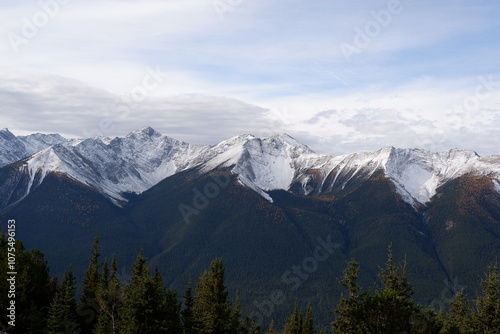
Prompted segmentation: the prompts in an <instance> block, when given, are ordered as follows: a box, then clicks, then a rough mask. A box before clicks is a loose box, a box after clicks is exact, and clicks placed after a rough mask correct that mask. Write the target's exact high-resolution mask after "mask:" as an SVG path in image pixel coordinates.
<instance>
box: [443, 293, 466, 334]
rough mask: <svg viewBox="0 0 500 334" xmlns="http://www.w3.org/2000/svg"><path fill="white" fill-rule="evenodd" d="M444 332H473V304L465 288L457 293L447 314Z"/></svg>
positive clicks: (446, 333) (455, 333) (444, 333)
mask: <svg viewBox="0 0 500 334" xmlns="http://www.w3.org/2000/svg"><path fill="white" fill-rule="evenodd" d="M442 332H443V334H466V333H470V332H471V306H470V304H469V300H468V299H467V297H466V295H465V292H464V290H460V291H459V292H457V294H455V296H454V297H453V299H452V300H451V302H450V309H449V310H448V312H447V314H446V320H445V321H444V325H443V331H442Z"/></svg>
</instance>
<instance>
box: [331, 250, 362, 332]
mask: <svg viewBox="0 0 500 334" xmlns="http://www.w3.org/2000/svg"><path fill="white" fill-rule="evenodd" d="M358 277H359V265H358V263H357V262H356V261H355V260H351V261H349V263H348V265H347V268H346V269H345V271H344V276H343V277H342V279H341V280H340V281H339V282H340V284H341V285H342V287H344V289H345V290H346V292H347V294H345V293H343V294H342V295H341V296H340V300H339V302H338V304H337V306H336V308H335V309H334V313H335V314H336V315H337V317H336V319H335V321H333V322H332V329H333V332H334V333H344V334H356V333H365V332H366V329H365V327H364V320H365V319H364V310H363V308H364V302H365V300H366V298H367V297H368V292H361V287H360V286H359V285H358V284H357V282H356V281H357V279H358Z"/></svg>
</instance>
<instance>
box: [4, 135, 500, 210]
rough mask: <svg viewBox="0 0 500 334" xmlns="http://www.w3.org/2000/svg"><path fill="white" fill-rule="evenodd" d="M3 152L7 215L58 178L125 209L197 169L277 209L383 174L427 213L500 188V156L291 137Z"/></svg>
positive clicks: (22, 142)
mask: <svg viewBox="0 0 500 334" xmlns="http://www.w3.org/2000/svg"><path fill="white" fill-rule="evenodd" d="M0 147H2V150H1V154H0V166H3V168H2V169H0V176H2V177H1V179H0V192H2V193H4V194H5V193H8V194H9V196H8V200H5V199H4V200H3V201H2V203H1V204H2V206H1V207H0V208H3V207H6V206H9V205H11V204H13V203H15V202H17V201H19V200H21V199H22V198H23V197H24V196H26V195H28V194H29V193H30V192H31V191H32V190H33V189H35V188H36V187H37V186H39V185H40V184H41V183H42V182H43V180H44V178H45V177H46V176H47V175H48V174H50V173H59V174H62V175H65V176H67V177H69V178H71V179H73V180H75V181H78V182H80V183H82V184H84V185H86V186H90V187H92V188H94V189H96V190H97V191H98V192H100V193H102V194H104V195H105V196H107V197H108V198H109V199H110V200H111V201H113V203H115V204H116V205H119V206H120V205H123V204H124V203H125V202H126V201H127V200H126V196H125V195H126V194H127V193H135V194H139V193H142V192H144V191H146V190H147V189H150V188H151V187H152V186H154V185H156V184H157V183H158V182H160V181H162V180H163V179H165V178H167V177H169V176H172V175H174V174H176V173H179V172H182V171H185V170H188V169H191V168H197V170H198V173H199V174H203V173H208V172H210V171H212V170H215V169H218V168H230V170H231V172H232V173H234V174H236V175H237V176H238V180H239V182H240V183H241V184H243V185H245V186H247V187H249V188H250V189H252V190H253V191H255V192H257V193H258V194H259V195H260V196H262V197H264V198H265V199H266V200H268V201H269V202H273V199H272V197H271V196H270V195H269V192H270V191H272V190H285V191H291V192H293V193H297V194H301V195H316V196H318V195H319V196H320V195H328V194H335V193H338V192H342V191H344V190H345V189H346V188H347V189H348V188H349V187H350V186H352V185H355V184H360V183H362V182H364V181H366V180H368V179H369V178H370V177H371V176H372V175H374V173H376V172H377V171H382V172H383V173H384V174H385V176H386V177H387V178H389V179H390V180H391V181H392V183H393V184H394V186H395V187H396V190H397V192H398V194H399V195H400V196H401V198H402V199H403V200H404V201H405V202H406V203H408V204H410V205H411V206H413V207H414V208H418V207H421V206H423V205H425V203H427V202H428V201H429V200H430V199H431V198H432V196H434V195H435V194H436V189H437V188H438V187H440V186H442V185H444V184H445V183H447V182H449V181H451V180H454V179H456V178H458V177H460V176H463V175H466V174H472V175H478V176H485V177H488V178H491V179H492V182H493V186H494V188H495V189H496V190H497V191H498V190H499V188H500V186H499V184H500V181H499V180H500V156H489V157H484V158H482V157H480V156H478V155H477V154H476V153H475V152H473V151H465V150H459V149H452V150H449V151H446V152H438V153H436V152H429V151H425V150H420V149H398V148H394V147H386V148H383V149H380V150H378V151H376V152H358V153H352V154H347V155H342V156H328V155H322V154H316V153H315V152H314V151H312V150H311V149H309V148H308V147H307V146H305V145H303V144H301V143H299V142H297V141H296V140H295V139H293V138H292V137H290V136H289V135H287V134H276V135H273V136H271V137H268V138H257V137H254V136H252V135H240V136H236V137H233V138H230V139H227V140H224V141H222V142H220V143H218V144H216V145H213V146H203V145H193V144H189V143H185V142H182V141H179V140H176V139H173V138H170V137H168V136H164V135H162V134H160V133H158V132H157V131H155V130H154V129H152V128H151V127H144V128H142V129H140V130H137V131H134V132H131V133H129V134H128V135H126V136H125V137H116V138H113V139H111V138H106V137H95V138H87V139H78V140H75V139H71V140H69V139H65V138H63V137H62V136H60V135H57V134H52V135H42V134H33V135H29V136H19V137H16V136H14V135H13V134H12V133H11V132H10V131H8V130H7V129H3V130H1V131H0ZM14 184H15V185H16V187H17V188H16V189H15V191H13V189H12V186H13V185H14Z"/></svg>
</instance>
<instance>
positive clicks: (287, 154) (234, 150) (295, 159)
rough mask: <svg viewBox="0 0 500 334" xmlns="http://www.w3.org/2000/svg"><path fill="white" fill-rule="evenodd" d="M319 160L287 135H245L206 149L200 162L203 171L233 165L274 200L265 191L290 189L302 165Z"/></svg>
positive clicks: (241, 176)
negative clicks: (260, 136) (259, 136)
mask: <svg viewBox="0 0 500 334" xmlns="http://www.w3.org/2000/svg"><path fill="white" fill-rule="evenodd" d="M316 159H317V155H316V154H315V153H314V152H313V151H312V150H310V149H309V148H308V147H307V146H305V145H302V144H300V143H298V142H297V141H296V140H295V139H293V138H292V137H290V136H288V135H286V134H278V135H274V136H271V137H268V138H262V139H261V138H256V137H254V136H252V135H242V136H237V137H233V138H230V139H228V140H226V141H223V142H221V143H219V144H217V145H215V146H214V147H212V148H211V149H210V150H208V151H207V152H206V154H205V155H204V156H203V157H200V158H199V160H198V161H200V162H201V161H203V160H205V162H202V164H203V167H202V169H201V170H202V171H203V172H207V171H210V170H212V169H214V168H218V167H231V166H232V167H233V168H232V170H231V171H232V172H233V173H235V174H238V179H239V181H240V182H241V183H242V184H244V185H246V186H248V187H250V188H251V189H253V190H254V191H256V192H257V193H259V194H260V195H261V196H263V197H264V198H266V199H267V200H269V201H271V202H272V199H271V197H270V196H269V195H268V194H267V193H266V191H269V190H274V189H285V190H288V188H289V186H290V184H291V182H292V180H293V179H294V177H295V176H296V174H297V173H298V171H299V170H300V169H301V168H303V166H304V165H308V164H311V162H312V161H314V160H316Z"/></svg>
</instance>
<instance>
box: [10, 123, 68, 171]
mask: <svg viewBox="0 0 500 334" xmlns="http://www.w3.org/2000/svg"><path fill="white" fill-rule="evenodd" d="M64 141H66V139H65V138H63V137H62V136H60V135H58V134H50V135H46V134H41V133H35V134H31V135H28V136H17V137H16V136H14V134H12V133H11V132H10V131H9V130H8V129H2V130H0V167H3V166H5V165H8V164H10V163H13V162H16V161H19V160H21V159H23V158H26V157H28V156H30V155H33V154H35V153H36V152H39V151H41V150H43V149H45V148H47V147H49V146H51V145H54V144H58V143H62V142H64Z"/></svg>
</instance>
